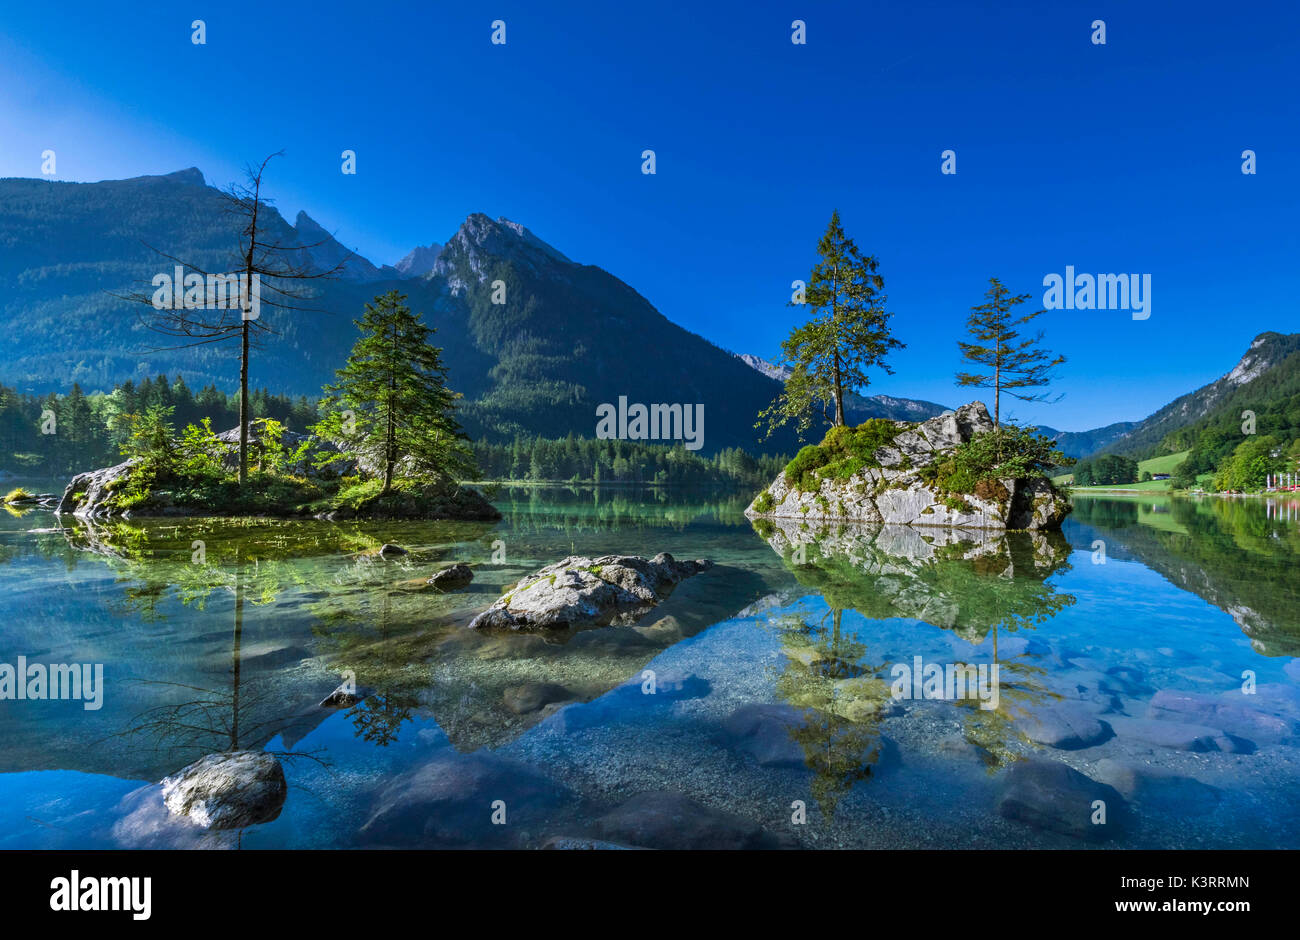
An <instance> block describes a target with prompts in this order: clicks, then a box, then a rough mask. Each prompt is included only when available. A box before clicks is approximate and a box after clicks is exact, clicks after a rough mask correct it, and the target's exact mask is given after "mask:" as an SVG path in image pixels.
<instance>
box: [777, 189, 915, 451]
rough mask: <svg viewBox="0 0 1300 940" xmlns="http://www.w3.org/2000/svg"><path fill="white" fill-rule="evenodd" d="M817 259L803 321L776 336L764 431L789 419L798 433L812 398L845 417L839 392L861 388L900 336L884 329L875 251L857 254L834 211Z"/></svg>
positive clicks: (838, 418)
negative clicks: (773, 384)
mask: <svg viewBox="0 0 1300 940" xmlns="http://www.w3.org/2000/svg"><path fill="white" fill-rule="evenodd" d="M817 254H818V255H819V256H820V259H821V260H819V261H818V262H817V264H816V265H815V266H814V267H813V269H812V274H811V275H810V277H809V279H808V285H807V288H806V289H805V292H804V298H803V303H799V302H798V301H792V305H793V306H803V305H804V304H806V305H807V306H808V307H810V308H811V310H812V317H811V319H809V320H808V322H806V323H804V324H802V325H801V326H797V327H795V328H794V329H793V330H791V332H790V336H789V338H787V339H786V341H785V342H784V343H782V344H781V364H782V365H784V366H786V367H787V368H788V369H789V370H790V374H789V377H788V378H787V379H786V383H785V389H784V391H783V392H782V393H781V395H780V396H778V398H777V399H776V401H774V402H773V403H772V405H771V406H770V407H768V408H767V409H766V410H764V411H763V412H762V413H761V414H760V415H759V418H760V422H759V425H755V426H756V427H758V426H760V425H761V424H762V420H761V419H763V418H766V419H767V420H768V430H767V436H768V437H770V436H771V435H772V433H773V432H774V431H775V430H776V429H777V428H778V427H780V426H781V425H783V424H785V423H786V422H787V421H790V420H794V421H795V422H796V428H797V429H798V431H799V432H800V433H802V432H803V431H805V430H806V429H807V428H808V427H809V426H810V425H811V423H812V415H813V408H814V406H815V405H817V404H822V405H823V406H826V405H831V406H833V409H834V410H833V418H832V423H833V424H834V425H835V426H836V427H840V426H842V425H843V424H844V396H845V394H846V393H848V392H852V391H857V390H858V389H861V388H864V387H865V386H866V385H867V384H868V382H869V380H868V378H867V374H866V372H867V369H868V368H871V367H872V366H876V367H879V368H881V369H883V370H884V371H885V372H886V373H891V374H892V371H893V370H891V369H890V368H889V366H887V365H886V364H885V356H886V355H887V354H888V353H889V351H890V350H891V349H900V348H902V346H903V344H902V343H900V342H899V341H898V340H896V339H894V337H893V336H892V335H891V333H890V329H889V318H890V317H891V316H892V314H890V313H887V312H886V311H885V308H884V304H885V295H884V293H882V291H883V290H884V286H885V282H884V279H883V278H882V277H881V276H880V274H879V273H878V270H877V269H878V262H877V260H876V258H875V257H874V256H870V255H863V254H862V253H861V252H860V251H859V250H858V246H857V245H856V244H854V242H853V239H851V238H849V237H848V235H846V234H845V232H844V228H843V226H841V224H840V214H839V211H838V210H836V211H835V212H833V213H832V214H831V221H830V224H829V225H828V226H827V227H826V233H825V234H824V235H822V237H821V240H820V241H819V242H818V243H817Z"/></svg>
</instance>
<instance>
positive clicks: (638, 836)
mask: <svg viewBox="0 0 1300 940" xmlns="http://www.w3.org/2000/svg"><path fill="white" fill-rule="evenodd" d="M596 825H597V829H598V830H599V832H600V834H601V836H602V837H603V838H605V839H608V840H610V841H614V842H626V843H631V844H632V845H637V846H643V847H645V848H650V849H779V848H790V847H793V845H794V838H793V836H790V835H782V836H778V835H776V834H774V833H772V832H768V831H767V830H766V829H764V828H763V827H762V826H760V825H758V824H757V823H753V822H750V821H749V820H748V819H746V818H744V817H743V816H738V815H736V814H735V813H728V812H726V811H724V810H718V809H713V808H712V807H709V806H705V805H704V804H703V803H700V802H698V801H696V800H693V799H691V798H690V797H689V796H686V795H685V794H684V793H674V792H668V791H660V792H654V793H641V794H638V795H637V796H634V797H632V799H630V800H628V801H627V802H626V803H624V804H623V805H622V806H619V807H618V808H617V809H615V810H613V811H612V812H609V813H607V814H605V815H604V816H602V817H601V818H600V819H599V820H598V821H597V824H596Z"/></svg>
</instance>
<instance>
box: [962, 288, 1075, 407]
mask: <svg viewBox="0 0 1300 940" xmlns="http://www.w3.org/2000/svg"><path fill="white" fill-rule="evenodd" d="M1029 297H1030V295H1029V294H1018V295H1016V296H1012V294H1011V291H1009V290H1007V289H1006V287H1004V286H1003V285H1002V282H1001V281H999V280H998V279H997V278H996V277H993V278H989V289H988V291H986V292H985V294H984V303H982V304H979V305H978V306H975V307H972V308H971V312H970V317H969V318H968V319H967V321H966V326H967V329H968V330H969V331H970V336H971V340H972V342H969V343H968V342H963V341H961V340H958V342H957V345H958V346H959V347H960V348H961V355H962V359H964V360H965V361H966V362H969V363H971V364H972V365H976V366H983V367H984V371H981V372H958V373H957V384H958V385H959V386H973V387H975V388H991V389H993V427H994V429H995V430H1000V429H1001V427H1002V393H1003V392H1006V393H1007V394H1008V395H1010V396H1012V397H1013V398H1018V399H1020V400H1021V401H1047V400H1049V396H1048V395H1047V393H1045V392H1037V393H1036V392H1031V391H1022V390H1023V389H1035V388H1045V387H1046V386H1047V385H1049V384H1050V383H1051V381H1052V379H1053V378H1054V376H1053V375H1052V374H1051V372H1052V370H1053V369H1054V368H1056V367H1057V366H1059V365H1061V364H1062V363H1064V362H1065V357H1064V356H1053V354H1052V353H1051V352H1049V351H1048V350H1046V349H1043V348H1042V346H1041V344H1042V341H1043V331H1042V330H1039V331H1038V332H1037V333H1035V334H1034V335H1032V336H1026V337H1024V338H1023V339H1022V338H1021V335H1020V330H1019V327H1022V326H1024V325H1025V324H1027V323H1029V322H1030V321H1031V320H1033V319H1034V318H1035V317H1037V316H1039V315H1040V314H1043V313H1045V312H1046V311H1044V310H1038V311H1036V312H1034V313H1026V314H1021V315H1019V316H1017V315H1016V314H1015V313H1014V311H1015V308H1016V307H1018V306H1019V305H1020V304H1022V303H1024V302H1025V301H1026V300H1028V299H1029ZM1053 400H1059V396H1058V398H1057V399H1053Z"/></svg>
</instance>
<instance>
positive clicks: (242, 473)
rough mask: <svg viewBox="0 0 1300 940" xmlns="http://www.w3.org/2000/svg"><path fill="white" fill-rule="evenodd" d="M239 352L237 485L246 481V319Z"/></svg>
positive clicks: (241, 484)
mask: <svg viewBox="0 0 1300 940" xmlns="http://www.w3.org/2000/svg"><path fill="white" fill-rule="evenodd" d="M241 332H242V334H243V336H242V339H241V350H240V354H239V485H240V486H243V485H244V484H245V483H247V482H248V320H247V319H245V320H244V322H243V329H242V330H241Z"/></svg>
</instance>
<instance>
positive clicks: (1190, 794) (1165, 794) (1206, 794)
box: [1094, 757, 1221, 816]
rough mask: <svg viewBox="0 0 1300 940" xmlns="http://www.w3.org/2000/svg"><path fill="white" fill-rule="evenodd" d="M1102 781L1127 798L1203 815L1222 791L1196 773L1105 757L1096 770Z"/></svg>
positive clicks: (1149, 806)
mask: <svg viewBox="0 0 1300 940" xmlns="http://www.w3.org/2000/svg"><path fill="white" fill-rule="evenodd" d="M1094 773H1095V775H1096V778H1097V780H1098V781H1099V782H1101V783H1105V784H1108V785H1110V786H1112V787H1114V788H1115V789H1116V790H1118V791H1119V793H1120V795H1121V796H1123V797H1124V798H1125V799H1127V800H1131V801H1133V802H1135V803H1138V804H1140V805H1141V806H1142V807H1144V808H1146V809H1150V810H1153V811H1155V812H1158V813H1163V814H1166V815H1170V816H1176V815H1191V816H1201V815H1204V814H1205V813H1209V812H1212V811H1213V810H1214V809H1215V808H1216V807H1217V806H1218V805H1219V800H1220V799H1221V794H1220V792H1219V791H1218V790H1217V789H1216V788H1214V787H1212V786H1210V785H1209V784H1206V783H1202V782H1201V781H1199V780H1197V779H1196V778H1194V777H1183V776H1180V775H1178V774H1175V773H1172V772H1170V771H1167V770H1162V769H1160V768H1158V767H1151V766H1148V765H1145V764H1141V765H1139V764H1130V763H1125V762H1123V761H1117V760H1113V759H1111V758H1109V757H1108V758H1104V759H1102V760H1100V761H1098V762H1097V767H1096V769H1095V771H1094Z"/></svg>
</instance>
